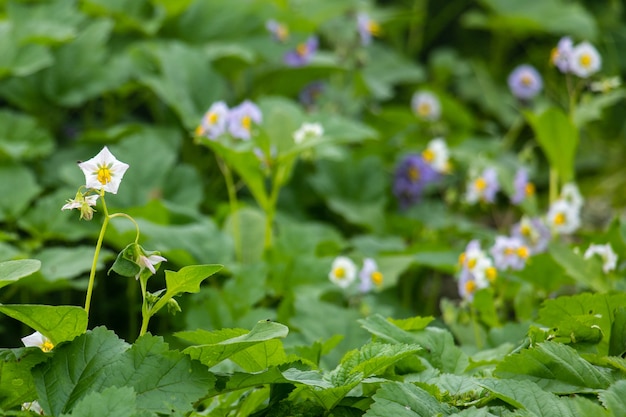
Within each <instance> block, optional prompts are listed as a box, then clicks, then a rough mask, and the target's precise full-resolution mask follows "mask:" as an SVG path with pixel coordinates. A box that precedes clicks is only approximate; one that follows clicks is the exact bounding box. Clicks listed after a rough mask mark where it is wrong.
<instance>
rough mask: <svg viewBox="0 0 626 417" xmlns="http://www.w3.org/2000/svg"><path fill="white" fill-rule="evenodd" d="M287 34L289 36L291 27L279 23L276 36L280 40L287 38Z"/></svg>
mask: <svg viewBox="0 0 626 417" xmlns="http://www.w3.org/2000/svg"><path fill="white" fill-rule="evenodd" d="M287 36H289V29H287V26H285V25H279V26H278V28H276V37H277V38H278V39H279V40H280V41H284V40H285V39H287Z"/></svg>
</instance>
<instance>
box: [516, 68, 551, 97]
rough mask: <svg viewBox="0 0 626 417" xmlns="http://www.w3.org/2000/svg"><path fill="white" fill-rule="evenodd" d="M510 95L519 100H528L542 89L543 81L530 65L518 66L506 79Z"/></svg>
mask: <svg viewBox="0 0 626 417" xmlns="http://www.w3.org/2000/svg"><path fill="white" fill-rule="evenodd" d="M508 82H509V88H510V89H511V93H513V95H514V96H515V97H517V98H518V99H520V100H530V99H531V98H533V97H535V96H536V95H537V94H539V92H540V91H541V89H542V88H543V80H542V79H541V75H539V73H538V72H537V70H536V69H535V68H534V67H533V66H531V65H527V64H524V65H520V66H518V67H517V68H515V69H514V70H513V72H511V74H510V75H509V78H508Z"/></svg>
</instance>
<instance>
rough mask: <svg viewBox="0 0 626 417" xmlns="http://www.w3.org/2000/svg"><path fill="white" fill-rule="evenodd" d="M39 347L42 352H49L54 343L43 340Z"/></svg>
mask: <svg viewBox="0 0 626 417" xmlns="http://www.w3.org/2000/svg"><path fill="white" fill-rule="evenodd" d="M40 347H41V350H43V351H44V352H50V351H51V350H52V349H53V348H54V345H53V344H52V342H51V341H49V340H45V341H44V342H43V344H42V345H41V346H40Z"/></svg>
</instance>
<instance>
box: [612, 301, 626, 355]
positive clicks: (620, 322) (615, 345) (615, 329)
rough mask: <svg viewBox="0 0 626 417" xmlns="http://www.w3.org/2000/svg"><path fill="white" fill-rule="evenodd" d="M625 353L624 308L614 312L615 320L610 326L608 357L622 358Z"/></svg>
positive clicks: (625, 328)
mask: <svg viewBox="0 0 626 417" xmlns="http://www.w3.org/2000/svg"><path fill="white" fill-rule="evenodd" d="M624 353H626V307H620V308H618V309H617V310H615V319H614V321H613V325H612V326H611V339H610V342H609V355H610V356H620V357H621V356H623V355H624Z"/></svg>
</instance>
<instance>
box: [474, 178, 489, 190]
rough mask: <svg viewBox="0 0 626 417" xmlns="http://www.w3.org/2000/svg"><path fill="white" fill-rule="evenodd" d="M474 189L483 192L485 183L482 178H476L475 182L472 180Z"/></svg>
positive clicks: (485, 186)
mask: <svg viewBox="0 0 626 417" xmlns="http://www.w3.org/2000/svg"><path fill="white" fill-rule="evenodd" d="M474 187H476V189H477V190H478V191H483V190H484V189H485V188H487V181H485V179H484V178H482V177H481V178H477V179H476V180H474Z"/></svg>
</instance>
